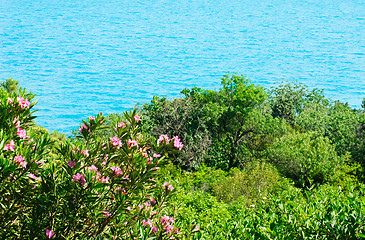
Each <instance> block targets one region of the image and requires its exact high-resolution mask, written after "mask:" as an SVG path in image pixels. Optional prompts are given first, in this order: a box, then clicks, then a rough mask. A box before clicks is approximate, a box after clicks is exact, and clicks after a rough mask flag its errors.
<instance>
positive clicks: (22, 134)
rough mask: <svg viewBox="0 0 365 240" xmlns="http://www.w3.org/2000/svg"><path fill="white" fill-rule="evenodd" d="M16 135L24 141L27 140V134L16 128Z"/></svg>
mask: <svg viewBox="0 0 365 240" xmlns="http://www.w3.org/2000/svg"><path fill="white" fill-rule="evenodd" d="M16 135H18V136H19V137H20V138H21V139H26V138H27V133H26V131H25V130H23V129H21V128H18V129H17V132H16Z"/></svg>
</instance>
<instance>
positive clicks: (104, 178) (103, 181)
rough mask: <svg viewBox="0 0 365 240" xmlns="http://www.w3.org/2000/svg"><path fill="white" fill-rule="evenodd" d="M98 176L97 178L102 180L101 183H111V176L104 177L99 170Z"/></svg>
mask: <svg viewBox="0 0 365 240" xmlns="http://www.w3.org/2000/svg"><path fill="white" fill-rule="evenodd" d="M96 176H97V177H98V179H97V180H98V182H101V183H109V176H107V177H104V176H102V175H101V174H100V173H99V172H97V173H96Z"/></svg>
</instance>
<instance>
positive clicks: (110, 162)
mask: <svg viewBox="0 0 365 240" xmlns="http://www.w3.org/2000/svg"><path fill="white" fill-rule="evenodd" d="M0 94H1V95H0V96H1V98H0V100H1V101H0V112H1V116H2V118H1V121H0V137H1V138H0V139H1V141H0V149H1V152H0V170H1V171H0V202H1V205H0V206H1V208H0V215H1V218H0V226H1V228H0V236H1V239H50V238H57V239H95V238H99V239H104V238H111V239H117V238H118V239H129V238H130V239H136V238H146V239H147V238H148V237H155V238H159V239H161V238H175V237H178V235H179V230H178V229H177V228H176V227H175V226H174V224H175V223H174V218H173V217H170V216H168V215H166V212H165V211H164V209H165V208H166V205H167V203H168V198H169V197H170V195H171V193H172V192H173V190H174V187H173V186H172V185H171V184H169V183H168V182H164V183H162V182H158V181H157V180H156V177H157V175H158V171H159V168H161V167H162V166H163V165H164V163H165V162H166V159H167V158H168V156H169V155H170V154H178V153H179V150H181V149H182V147H183V144H182V143H181V142H180V139H179V138H178V137H177V136H176V137H173V138H169V137H168V136H167V135H163V136H161V137H160V138H159V139H158V140H155V139H151V138H148V137H146V134H144V133H143V132H142V131H141V128H140V123H139V122H140V121H141V119H140V117H139V116H138V115H137V113H136V111H135V110H134V111H131V112H126V113H124V118H123V119H125V122H119V121H118V122H115V123H114V127H113V129H112V130H109V132H113V135H114V136H113V137H111V138H109V137H105V136H104V135H101V134H99V133H100V132H101V133H103V132H104V131H103V129H104V128H105V127H104V126H103V123H104V121H105V120H106V118H105V117H104V116H103V115H102V114H98V115H96V116H94V117H89V119H88V120H87V121H84V122H83V124H82V125H81V126H80V129H79V134H78V135H77V137H76V138H75V139H70V140H67V141H62V140H63V139H62V137H61V139H60V138H58V140H60V141H62V143H59V142H58V146H59V147H58V154H50V152H51V151H52V149H53V143H54V142H55V141H54V140H53V141H52V140H51V138H50V136H49V135H48V134H47V133H46V132H42V129H39V128H31V127H30V126H31V125H32V119H34V116H33V115H32V108H33V106H34V104H35V102H32V100H33V98H34V95H33V94H31V93H28V92H26V91H25V90H22V89H21V90H20V91H19V93H18V94H17V93H15V92H8V91H7V89H5V88H1V89H0ZM56 136H57V135H56Z"/></svg>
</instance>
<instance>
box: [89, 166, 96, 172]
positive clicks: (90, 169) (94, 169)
mask: <svg viewBox="0 0 365 240" xmlns="http://www.w3.org/2000/svg"><path fill="white" fill-rule="evenodd" d="M88 170H89V172H97V171H98V168H97V167H95V165H91V167H89V168H88Z"/></svg>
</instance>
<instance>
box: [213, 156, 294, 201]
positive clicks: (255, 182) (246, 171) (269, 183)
mask: <svg viewBox="0 0 365 240" xmlns="http://www.w3.org/2000/svg"><path fill="white" fill-rule="evenodd" d="M230 175H231V176H229V177H226V178H225V179H223V180H221V181H220V182H218V183H216V184H214V185H213V194H214V196H216V197H217V198H218V199H219V200H222V201H224V202H226V203H232V202H234V201H240V202H242V203H246V205H249V204H251V203H252V202H255V201H256V200H258V199H262V197H267V196H268V195H269V194H274V193H275V192H277V191H279V190H282V189H285V188H286V187H287V186H288V184H289V182H288V181H286V180H285V179H282V178H281V176H280V175H279V173H278V171H277V170H276V168H275V167H273V166H272V165H271V164H269V163H265V162H258V161H255V162H252V163H249V164H247V165H245V166H244V168H243V170H239V169H231V171H230Z"/></svg>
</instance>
